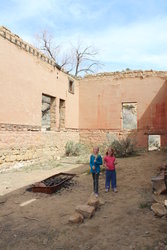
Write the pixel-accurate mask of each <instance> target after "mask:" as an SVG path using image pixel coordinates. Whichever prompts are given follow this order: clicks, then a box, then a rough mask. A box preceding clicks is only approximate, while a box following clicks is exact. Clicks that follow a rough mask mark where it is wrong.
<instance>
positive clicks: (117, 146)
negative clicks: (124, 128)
mask: <svg viewBox="0 0 167 250" xmlns="http://www.w3.org/2000/svg"><path fill="white" fill-rule="evenodd" d="M108 147H112V148H113V149H114V154H115V156H116V157H126V156H130V155H132V154H134V153H135V144H134V142H133V141H132V140H131V139H130V138H126V139H121V140H117V139H113V138H111V140H109V138H108V141H107V142H106V143H104V144H103V145H101V146H100V152H101V153H102V154H105V153H106V151H107V148H108Z"/></svg>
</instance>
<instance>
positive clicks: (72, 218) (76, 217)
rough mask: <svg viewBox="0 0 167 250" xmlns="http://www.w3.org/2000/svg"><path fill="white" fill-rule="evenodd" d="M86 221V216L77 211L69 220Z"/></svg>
mask: <svg viewBox="0 0 167 250" xmlns="http://www.w3.org/2000/svg"><path fill="white" fill-rule="evenodd" d="M83 221H84V217H83V215H82V214H80V213H77V212H75V213H74V214H73V215H71V216H70V218H69V222H71V223H82V222H83Z"/></svg>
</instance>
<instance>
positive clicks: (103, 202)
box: [99, 197, 105, 206]
mask: <svg viewBox="0 0 167 250" xmlns="http://www.w3.org/2000/svg"><path fill="white" fill-rule="evenodd" d="M104 204H105V201H104V200H103V199H102V198H101V197H100V198H99V205H100V206H103V205H104Z"/></svg>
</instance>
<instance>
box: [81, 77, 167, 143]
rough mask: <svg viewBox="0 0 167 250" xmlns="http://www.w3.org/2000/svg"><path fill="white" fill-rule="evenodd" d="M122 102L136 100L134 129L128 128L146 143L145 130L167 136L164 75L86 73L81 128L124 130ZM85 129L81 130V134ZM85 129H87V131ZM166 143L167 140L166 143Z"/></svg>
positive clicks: (82, 82) (139, 139) (130, 133)
mask: <svg viewBox="0 0 167 250" xmlns="http://www.w3.org/2000/svg"><path fill="white" fill-rule="evenodd" d="M122 102H137V124H138V126H137V130H136V131H134V130H132V131H128V134H129V136H130V135H132V136H133V137H134V133H135V138H136V140H137V142H138V146H141V147H147V134H149V133H153V134H162V136H161V137H162V145H163V146H165V144H166V139H167V82H166V80H165V79H164V78H160V77H157V76H151V77H145V78H140V77H134V78H133V77H132V78H123V77H122V78H121V79H113V77H112V76H101V77H98V76H96V77H87V78H85V79H82V80H81V81H80V97H79V106H80V116H79V126H80V129H81V130H85V131H88V130H98V129H100V130H109V131H110V132H119V133H121V134H126V132H127V131H126V130H123V128H122ZM83 133H84V132H83V131H82V132H81V137H82V134H83ZM86 133H87V132H86ZM166 146H167V144H166Z"/></svg>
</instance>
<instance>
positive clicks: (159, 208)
mask: <svg viewBox="0 0 167 250" xmlns="http://www.w3.org/2000/svg"><path fill="white" fill-rule="evenodd" d="M151 209H152V211H153V212H154V213H155V215H157V216H159V217H162V216H165V215H166V214H167V210H166V208H165V207H164V205H162V204H160V203H154V204H152V206H151Z"/></svg>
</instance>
